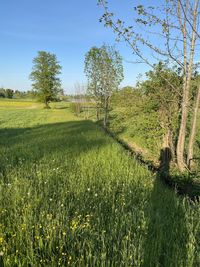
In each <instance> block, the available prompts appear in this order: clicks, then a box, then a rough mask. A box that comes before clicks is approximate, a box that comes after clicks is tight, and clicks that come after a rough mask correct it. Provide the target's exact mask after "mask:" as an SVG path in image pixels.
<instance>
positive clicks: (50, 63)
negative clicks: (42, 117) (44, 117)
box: [30, 51, 61, 108]
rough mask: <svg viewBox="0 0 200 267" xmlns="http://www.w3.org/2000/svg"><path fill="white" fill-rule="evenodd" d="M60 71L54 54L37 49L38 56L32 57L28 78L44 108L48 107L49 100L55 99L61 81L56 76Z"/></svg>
mask: <svg viewBox="0 0 200 267" xmlns="http://www.w3.org/2000/svg"><path fill="white" fill-rule="evenodd" d="M60 73H61V66H60V65H59V62H58V61H57V58H56V55H54V54H51V53H48V52H45V51H39V52H38V56H37V57H35V58H34V59H33V69H32V72H31V74H30V79H31V80H32V81H33V84H32V87H33V89H34V90H35V91H36V92H37V94H38V96H39V99H40V101H42V102H44V104H45V107H46V108H49V102H50V101H52V100H53V99H55V98H56V96H57V94H58V93H59V92H60V90H61V82H60V79H59V78H58V75H59V74H60Z"/></svg>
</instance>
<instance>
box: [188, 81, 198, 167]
mask: <svg viewBox="0 0 200 267" xmlns="http://www.w3.org/2000/svg"><path fill="white" fill-rule="evenodd" d="M199 103H200V86H199V88H198V92H197V96H196V101H195V104H194V111H193V118H192V127H191V132H190V137H189V145H188V155H187V165H188V167H189V168H191V167H192V159H193V151H194V143H195V135H196V128H197V117H198V110H199Z"/></svg>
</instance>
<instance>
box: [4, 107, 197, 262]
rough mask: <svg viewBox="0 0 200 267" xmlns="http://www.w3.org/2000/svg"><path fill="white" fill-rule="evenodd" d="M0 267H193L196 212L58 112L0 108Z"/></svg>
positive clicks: (100, 136) (98, 134)
mask: <svg viewBox="0 0 200 267" xmlns="http://www.w3.org/2000/svg"><path fill="white" fill-rule="evenodd" d="M0 127H1V128H0V136H1V138H0V252H2V253H3V260H4V264H5V266H9V267H13V266H33V267H34V266H47V267H48V266H52V267H53V266H95V267H96V266H105V267H107V266H127V267H129V266H136V267H139V266H147V267H149V266H152V267H158V266H160V267H161V266H162V267H174V266H180V267H182V266H185V267H190V266H193V267H196V266H200V257H199V255H200V239H199V236H200V224H199V216H200V207H199V204H198V203H194V202H193V203H190V201H189V200H188V199H187V198H181V197H177V196H176V194H175V193H174V192H172V191H170V190H169V189H168V188H165V186H163V185H162V184H161V183H160V182H159V180H158V178H156V176H155V175H153V174H152V173H151V172H149V171H148V170H147V169H146V168H145V167H143V166H141V165H140V164H139V163H138V162H137V161H136V160H134V159H133V158H131V157H130V156H129V155H128V154H127V152H125V151H124V150H123V149H122V148H121V147H120V146H119V145H118V144H116V143H115V142H114V141H113V140H112V139H111V138H110V137H108V136H106V135H105V133H104V132H103V131H102V130H101V129H100V128H99V127H98V126H97V125H96V124H94V123H93V122H91V121H87V120H85V121H84V120H80V119H79V118H77V117H75V116H74V115H73V114H71V113H70V112H69V109H68V108H67V105H66V106H65V105H64V104H63V103H62V104H61V103H60V104H53V106H52V109H50V110H45V109H16V110H13V109H8V110H6V112H5V110H4V109H0Z"/></svg>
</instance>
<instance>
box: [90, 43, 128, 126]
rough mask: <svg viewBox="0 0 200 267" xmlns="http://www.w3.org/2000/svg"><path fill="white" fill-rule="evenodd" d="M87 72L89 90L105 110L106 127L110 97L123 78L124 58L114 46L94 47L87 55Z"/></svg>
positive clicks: (99, 106) (97, 104) (98, 104)
mask: <svg viewBox="0 0 200 267" xmlns="http://www.w3.org/2000/svg"><path fill="white" fill-rule="evenodd" d="M85 73H86V76H87V78H88V92H89V93H90V94H91V95H92V96H93V97H94V99H95V101H96V106H97V119H99V113H98V111H99V108H103V110H104V127H106V126H107V124H108V115H109V107H110V98H111V96H112V94H113V92H114V91H116V90H117V89H118V87H119V85H120V83H121V81H122V80H123V66H122V58H121V56H120V54H119V52H117V51H116V50H115V49H114V48H113V47H110V46H106V45H103V46H101V47H100V48H97V47H92V48H91V49H90V51H89V52H88V53H87V54H86V56H85Z"/></svg>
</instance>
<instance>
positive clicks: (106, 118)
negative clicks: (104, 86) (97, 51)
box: [103, 96, 109, 128]
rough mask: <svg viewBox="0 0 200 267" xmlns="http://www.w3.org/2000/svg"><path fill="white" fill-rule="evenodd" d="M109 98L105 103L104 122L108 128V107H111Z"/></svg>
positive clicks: (106, 98)
mask: <svg viewBox="0 0 200 267" xmlns="http://www.w3.org/2000/svg"><path fill="white" fill-rule="evenodd" d="M108 102H109V97H108V96H107V97H105V103H104V120H103V126H104V127H105V128H106V127H107V124H108V106H109V103H108Z"/></svg>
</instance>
